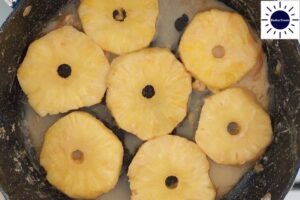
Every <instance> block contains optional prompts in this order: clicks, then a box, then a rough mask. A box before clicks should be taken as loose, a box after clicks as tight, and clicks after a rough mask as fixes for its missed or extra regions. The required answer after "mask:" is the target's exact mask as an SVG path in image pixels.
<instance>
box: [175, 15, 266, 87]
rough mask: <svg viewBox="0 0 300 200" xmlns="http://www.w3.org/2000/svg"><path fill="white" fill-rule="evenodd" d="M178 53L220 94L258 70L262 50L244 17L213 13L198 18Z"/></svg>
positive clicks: (188, 30)
mask: <svg viewBox="0 0 300 200" xmlns="http://www.w3.org/2000/svg"><path fill="white" fill-rule="evenodd" d="M179 52H180V56H181V58H182V61H183V63H184V64H185V66H186V68H187V69H188V70H189V71H190V72H191V73H192V74H193V75H194V76H195V77H196V78H197V79H199V80H200V81H202V82H203V83H205V84H206V85H207V86H208V87H209V88H211V89H212V90H220V89H224V88H227V87H229V86H230V85H232V84H234V83H235V82H237V81H238V80H240V79H241V78H242V77H243V76H244V75H245V74H246V73H248V72H249V71H250V70H251V69H252V68H253V67H254V66H255V64H256V62H257V60H258V59H259V58H260V54H261V47H260V45H259V44H258V43H257V42H256V41H255V39H254V38H253V36H252V35H251V32H250V30H249V28H248V26H247V24H246V22H245V20H244V19H243V18H242V16H240V15H238V14H236V13H232V12H226V11H220V10H214V9H213V10H210V11H205V12H202V13H199V14H197V15H196V16H195V18H194V19H193V20H192V22H191V23H190V25H189V26H188V27H187V29H186V31H185V33H184V35H183V36H182V39H181V42H180V45H179Z"/></svg>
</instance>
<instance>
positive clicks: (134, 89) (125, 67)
mask: <svg viewBox="0 0 300 200" xmlns="http://www.w3.org/2000/svg"><path fill="white" fill-rule="evenodd" d="M191 90H192V86H191V77H190V75H189V74H188V73H187V72H186V71H185V69H184V67H183V65H182V64H181V63H180V62H179V61H178V60H176V58H175V56H174V55H173V54H172V53H171V52H170V51H169V50H167V49H159V48H149V49H144V50H141V51H137V52H133V53H130V54H126V55H123V56H120V57H119V58H116V59H115V60H114V61H113V62H112V68H111V71H110V73H109V76H108V92H107V105H108V107H109V109H110V110H111V112H112V114H113V116H114V117H115V119H116V121H117V123H118V125H119V126H120V127H121V128H122V129H124V130H126V131H128V132H130V133H133V134H135V135H136V136H138V137H139V138H140V139H142V140H148V139H151V138H153V137H157V136H162V135H167V134H169V133H171V132H172V130H173V129H174V128H175V127H176V126H177V124H178V123H179V122H180V121H182V120H183V118H184V117H185V115H186V112H187V103H188V99H189V94H190V93H191Z"/></svg>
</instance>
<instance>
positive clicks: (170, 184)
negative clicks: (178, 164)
mask: <svg viewBox="0 0 300 200" xmlns="http://www.w3.org/2000/svg"><path fill="white" fill-rule="evenodd" d="M165 184H166V186H167V188H169V189H175V188H177V186H178V178H177V177H176V176H168V177H167V178H166V180H165Z"/></svg>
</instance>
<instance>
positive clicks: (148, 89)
mask: <svg viewBox="0 0 300 200" xmlns="http://www.w3.org/2000/svg"><path fill="white" fill-rule="evenodd" d="M142 95H143V96H144V97H145V98H147V99H151V98H152V97H153V96H154V95H155V89H154V87H153V86H152V85H146V86H145V87H144V89H143V90H142Z"/></svg>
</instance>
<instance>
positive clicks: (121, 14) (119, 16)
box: [113, 8, 127, 22]
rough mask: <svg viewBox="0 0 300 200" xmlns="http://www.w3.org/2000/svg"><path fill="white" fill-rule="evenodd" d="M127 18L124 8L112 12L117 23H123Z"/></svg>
mask: <svg viewBox="0 0 300 200" xmlns="http://www.w3.org/2000/svg"><path fill="white" fill-rule="evenodd" d="M126 17H127V13H126V10H125V9H124V8H119V9H116V10H114V11H113V18H114V19H115V20H116V21H118V22H123V21H124V20H125V19H126Z"/></svg>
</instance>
